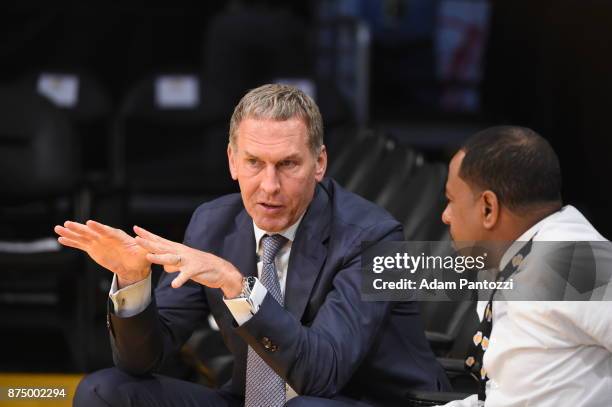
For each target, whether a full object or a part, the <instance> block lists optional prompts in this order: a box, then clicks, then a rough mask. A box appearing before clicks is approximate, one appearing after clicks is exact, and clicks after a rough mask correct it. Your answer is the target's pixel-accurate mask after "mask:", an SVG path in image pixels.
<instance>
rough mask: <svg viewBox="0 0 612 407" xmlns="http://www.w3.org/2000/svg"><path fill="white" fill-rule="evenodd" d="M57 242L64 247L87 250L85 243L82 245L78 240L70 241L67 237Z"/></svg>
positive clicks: (60, 238) (61, 237)
mask: <svg viewBox="0 0 612 407" xmlns="http://www.w3.org/2000/svg"><path fill="white" fill-rule="evenodd" d="M57 241H58V242H60V243H61V244H63V245H64V246H68V247H74V248H75V249H79V250H84V251H85V250H86V248H85V246H84V245H83V243H80V242H78V241H76V240H72V239H69V238H67V237H63V236H60V237H59V238H58V239H57Z"/></svg>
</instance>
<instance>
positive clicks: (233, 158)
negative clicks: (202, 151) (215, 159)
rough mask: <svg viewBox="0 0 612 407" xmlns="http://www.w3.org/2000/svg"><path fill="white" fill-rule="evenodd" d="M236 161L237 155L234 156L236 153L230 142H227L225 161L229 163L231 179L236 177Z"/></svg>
mask: <svg viewBox="0 0 612 407" xmlns="http://www.w3.org/2000/svg"><path fill="white" fill-rule="evenodd" d="M237 161H238V157H236V153H235V152H234V149H233V148H232V144H231V143H228V144H227V162H228V163H229V170H230V174H231V176H232V179H233V180H234V181H236V180H237V179H238V166H237V165H236V164H237Z"/></svg>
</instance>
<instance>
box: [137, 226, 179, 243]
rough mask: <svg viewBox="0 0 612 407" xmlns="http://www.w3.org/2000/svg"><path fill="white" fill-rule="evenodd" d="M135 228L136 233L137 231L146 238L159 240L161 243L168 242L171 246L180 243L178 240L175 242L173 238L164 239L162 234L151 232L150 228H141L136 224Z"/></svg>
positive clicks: (154, 240)
mask: <svg viewBox="0 0 612 407" xmlns="http://www.w3.org/2000/svg"><path fill="white" fill-rule="evenodd" d="M133 229H134V233H136V234H137V235H138V236H140V237H141V238H143V239H146V240H150V241H153V242H157V243H160V244H167V245H170V246H176V245H179V244H180V243H177V242H173V241H172V240H168V239H164V238H163V237H161V236H157V235H156V234H155V233H151V232H149V231H148V230H146V229H143V228H141V227H140V226H134V228H133Z"/></svg>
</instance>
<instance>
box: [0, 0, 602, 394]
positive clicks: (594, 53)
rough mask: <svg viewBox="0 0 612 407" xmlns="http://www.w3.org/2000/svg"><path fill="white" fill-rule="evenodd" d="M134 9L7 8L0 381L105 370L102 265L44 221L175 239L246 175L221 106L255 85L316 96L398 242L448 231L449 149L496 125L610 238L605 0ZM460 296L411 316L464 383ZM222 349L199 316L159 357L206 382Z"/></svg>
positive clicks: (2, 55) (343, 168) (343, 163)
mask: <svg viewBox="0 0 612 407" xmlns="http://www.w3.org/2000/svg"><path fill="white" fill-rule="evenodd" d="M145 4H146V3H145V2H119V1H111V2H108V1H107V2H102V1H91V2H70V1H61V2H46V3H40V2H34V1H20V2H12V4H11V3H8V4H7V5H4V10H3V11H2V13H0V30H1V31H2V35H0V270H1V271H0V315H1V319H0V320H1V321H2V324H1V325H0V343H1V345H2V352H1V354H0V355H1V356H0V386H9V385H16V384H19V383H21V384H22V385H26V384H27V385H37V386H38V385H41V386H43V385H45V384H46V385H48V386H50V385H53V386H58V385H60V384H58V383H61V385H62V386H66V387H67V388H69V389H74V386H75V385H76V382H77V381H78V379H79V378H80V377H81V376H82V375H83V374H84V373H86V372H89V371H92V370H95V369H99V368H102V367H105V366H110V365H112V359H111V356H110V347H109V344H108V335H107V333H106V325H105V318H106V317H105V314H106V298H107V294H108V290H109V286H110V277H111V276H110V273H108V272H106V271H104V270H100V269H98V268H97V267H96V266H95V264H93V263H92V262H91V261H89V260H88V259H87V258H86V257H85V256H83V255H82V254H81V253H78V252H76V251H74V250H68V249H65V248H60V247H59V245H58V244H57V243H56V241H55V237H54V236H53V235H54V234H53V226H54V225H55V224H58V223H61V222H63V221H64V220H66V219H76V220H79V221H83V220H87V219H90V218H93V219H97V220H100V221H102V222H105V223H108V224H111V225H113V226H116V227H121V228H124V229H129V228H130V227H131V225H134V224H139V225H143V226H145V227H147V228H148V229H149V230H152V231H154V232H156V233H158V234H160V235H162V236H166V237H168V238H171V239H174V240H181V239H182V233H183V231H184V228H185V226H186V225H187V222H188V221H189V216H190V214H191V212H192V211H193V210H194V209H195V207H196V206H197V205H198V204H199V203H201V202H204V201H206V200H208V199H211V198H214V197H217V196H219V195H222V194H225V193H229V192H234V191H236V190H237V187H236V185H234V183H233V182H232V181H231V179H230V177H229V171H228V169H227V163H226V156H225V149H226V145H227V130H228V123H229V118H230V115H231V112H232V110H233V107H234V105H235V104H236V103H237V101H238V100H239V99H240V97H241V96H242V95H243V94H244V93H245V91H246V90H248V89H251V88H253V87H256V86H258V85H260V84H263V83H267V82H283V83H290V84H294V85H296V86H299V87H301V88H302V89H303V90H305V91H306V92H307V93H309V94H310V95H311V96H313V97H314V98H315V100H316V101H317V103H318V104H319V106H320V108H321V111H322V114H323V118H324V121H325V129H326V135H325V137H326V144H327V146H328V149H329V153H330V166H329V171H328V175H329V176H332V177H335V178H336V179H337V180H338V181H339V182H341V183H342V184H343V185H344V186H345V187H347V188H348V189H350V190H352V191H354V192H356V193H358V194H361V195H363V196H365V197H366V198H368V199H370V200H372V201H374V202H377V203H378V204H380V205H381V206H383V207H385V208H387V209H388V210H389V211H390V212H391V213H392V214H393V215H394V216H396V217H397V218H398V219H399V220H400V221H401V222H402V223H404V225H405V228H406V239H409V240H445V239H448V237H447V234H446V230H445V227H444V225H443V224H442V222H441V220H440V215H441V212H442V208H443V207H444V204H445V201H444V196H443V188H444V183H445V178H446V163H447V161H448V159H449V157H450V156H451V155H452V153H453V152H454V151H455V150H456V148H457V147H458V146H459V145H460V144H461V142H462V141H463V140H465V138H466V137H468V136H470V135H471V134H473V133H474V132H475V131H477V130H479V129H482V128H485V127H487V126H489V125H493V124H516V125H523V126H528V127H531V128H533V129H535V130H536V131H538V132H539V133H541V134H542V135H543V136H544V137H546V138H547V139H548V140H549V141H550V142H551V144H552V145H553V147H554V148H555V150H556V151H557V153H558V154H559V156H560V160H561V164H562V170H563V177H564V183H563V194H564V199H565V201H566V202H570V203H572V204H574V205H575V206H577V207H578V208H579V209H580V210H581V211H582V212H583V213H585V215H587V217H588V218H589V220H590V221H591V222H592V223H593V224H594V226H595V227H596V228H597V229H599V230H600V231H601V232H602V233H603V234H604V235H605V236H607V237H609V236H610V235H611V234H612V217H610V216H609V208H610V207H611V204H612V202H611V201H612V194H611V193H610V190H609V188H610V187H609V180H608V176H609V174H610V172H611V169H612V160H611V159H610V152H611V151H612V148H611V147H612V137H611V136H610V130H609V114H610V113H609V110H610V102H609V99H610V95H611V94H612V49H611V48H612V41H611V40H612V3H610V2H609V1H605V0H581V1H578V0H557V1H550V0H536V1H533V0H531V1H527V0H514V1H501V0H499V1H493V0H491V1H487V0H337V1H333V0H310V1H302V2H286V1H281V0H279V1H242V2H240V1H216V2H194V1H182V0H175V1H172V2H156V5H149V4H147V5H145ZM156 275H157V276H159V271H156ZM459 304H460V305H459V306H457V304H451V303H426V304H423V314H424V318H425V325H426V326H425V327H426V330H427V334H428V338H429V339H430V342H431V344H432V347H433V349H434V351H435V352H436V354H437V355H438V356H439V357H440V360H441V361H442V363H443V365H444V367H445V368H446V369H447V372H448V373H449V377H450V378H451V380H452V382H453V384H454V385H455V388H456V389H457V390H459V391H470V390H471V389H474V386H475V385H476V382H473V381H472V379H471V378H469V377H467V376H465V374H463V373H462V362H461V361H460V360H458V358H461V357H462V356H463V354H464V351H465V349H466V343H467V342H466V341H467V340H469V337H470V335H471V332H472V331H473V329H472V326H473V324H475V323H476V322H475V321H472V320H471V317H472V315H473V313H471V312H470V310H471V307H472V306H473V304H471V303H469V302H464V303H459ZM231 363H232V360H231V356H230V355H229V354H228V352H227V351H226V350H225V348H224V345H223V343H222V340H221V338H220V335H219V334H218V333H217V332H216V331H215V329H214V321H211V327H209V328H206V329H204V330H201V331H198V332H196V333H195V334H194V336H193V337H192V338H191V340H190V341H189V343H188V344H187V345H186V346H185V347H184V348H183V350H182V351H181V354H180V355H177V357H176V358H175V360H174V361H172V363H169V365H168V366H166V367H165V370H164V372H165V373H166V374H170V375H174V376H176V377H181V378H186V379H190V380H194V381H199V382H202V383H205V384H208V385H212V386H215V385H217V384H219V383H223V382H224V381H225V380H226V379H227V378H228V375H229V372H230V371H231ZM71 391H72V390H71ZM3 403H7V402H2V401H0V404H3ZM66 403H68V404H69V401H66ZM20 405H23V406H26V405H27V403H25V402H24V403H22V404H20ZM30 405H36V404H35V403H34V402H32V404H30ZM44 405H51V404H50V403H46V404H44ZM57 405H61V403H60V404H57Z"/></svg>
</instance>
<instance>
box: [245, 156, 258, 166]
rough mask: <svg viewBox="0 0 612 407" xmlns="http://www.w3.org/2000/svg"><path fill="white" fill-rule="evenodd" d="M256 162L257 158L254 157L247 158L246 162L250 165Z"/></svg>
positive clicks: (254, 164)
mask: <svg viewBox="0 0 612 407" xmlns="http://www.w3.org/2000/svg"><path fill="white" fill-rule="evenodd" d="M257 163H258V160H257V159H256V158H247V164H249V165H251V166H256V165H257Z"/></svg>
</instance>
